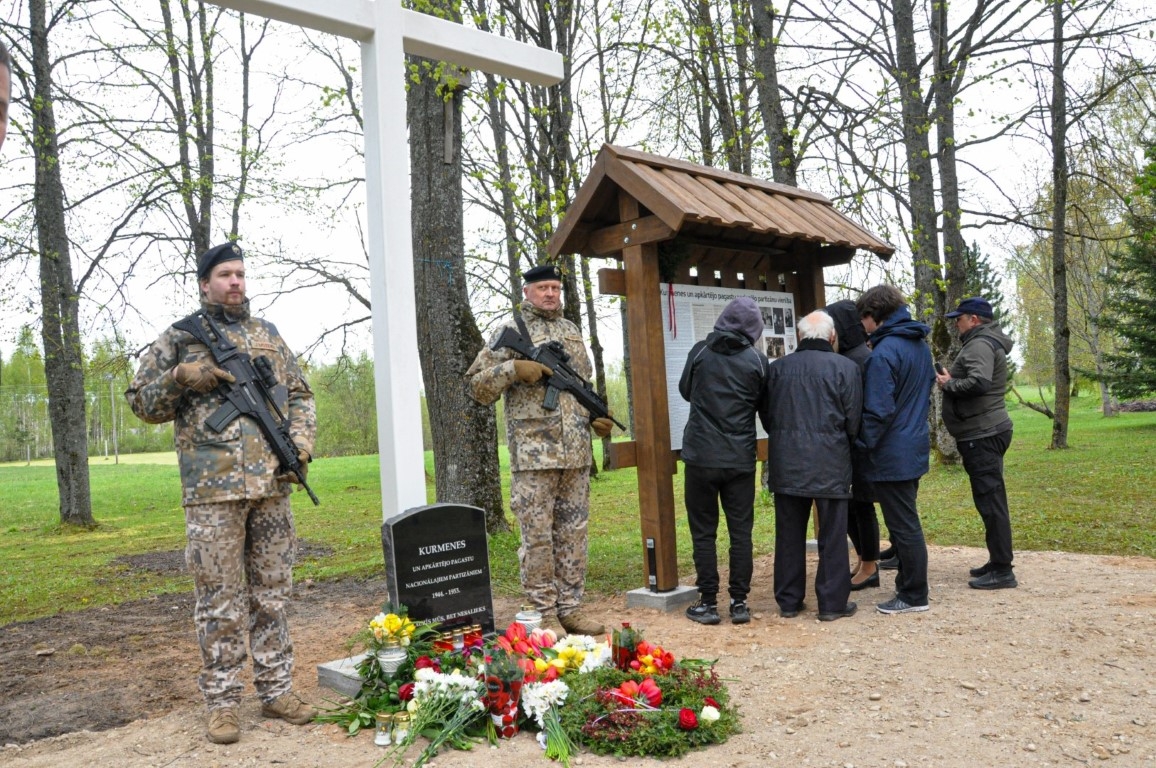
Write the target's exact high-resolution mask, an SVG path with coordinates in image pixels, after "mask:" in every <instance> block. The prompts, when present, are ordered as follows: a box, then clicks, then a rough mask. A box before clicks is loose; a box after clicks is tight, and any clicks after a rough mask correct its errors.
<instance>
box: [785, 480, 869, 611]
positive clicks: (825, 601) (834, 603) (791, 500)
mask: <svg viewBox="0 0 1156 768" xmlns="http://www.w3.org/2000/svg"><path fill="white" fill-rule="evenodd" d="M812 501H814V503H815V506H816V507H817V508H818V510H819V569H818V570H817V571H816V572H815V597H816V599H817V600H818V602H819V611H820V612H821V613H826V612H835V611H841V610H843V609H844V608H846V607H847V597H848V595H850V594H851V572H850V570H849V569H848V568H847V499H810V498H805V497H803V496H787V495H785V494H781V493H776V494H775V602H776V603H778V604H779V608H781V609H782V610H784V611H795V610H798V609H799V606H801V605H802V604H803V595H804V594H805V593H806V590H807V521H808V520H809V519H810V517H811V502H812ZM875 541H876V546H878V542H879V539H878V537H876V539H875Z"/></svg>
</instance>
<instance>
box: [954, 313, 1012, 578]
mask: <svg viewBox="0 0 1156 768" xmlns="http://www.w3.org/2000/svg"><path fill="white" fill-rule="evenodd" d="M944 317H947V318H950V319H954V320H955V328H956V330H957V331H959V340H960V342H962V344H963V348H962V349H961V350H959V354H958V355H957V356H956V358H955V360H954V361H953V362H952V364H951V369H950V370H947V371H944V372H943V373H937V374H936V376H935V380H936V383H938V384H939V388H940V389H941V390H943V425H944V426H945V427H947V431H948V432H950V433H951V436H952V437H954V438H955V445H956V447H958V448H959V455H960V458H962V459H963V468H964V470H965V471H966V472H967V476H968V478H969V479H970V480H971V498H972V500H973V501H974V502H975V508H976V510H977V511H978V512H979V516H980V517H981V518H983V527H984V530H985V532H986V537H985V538H986V540H987V555H988V557H987V562H986V563H985V564H983V565H981V566H979V567H978V568H972V569H971V575H972V576H974V577H975V578H973V579H972V580H971V581H969V582H968V583H967V584H968V586H970V587H971V588H972V589H1010V588H1012V587H1015V586H1016V585H1017V582H1016V577H1015V574H1014V573H1013V572H1012V531H1011V513H1010V511H1009V510H1008V503H1007V487H1006V486H1005V485H1004V479H1003V456H1004V454H1005V453H1007V449H1008V447H1009V446H1010V445H1011V441H1012V421H1011V417H1010V416H1008V413H1007V404H1006V403H1005V402H1004V394H1005V393H1006V391H1007V355H1008V353H1009V352H1011V350H1012V345H1013V344H1014V343H1015V342H1013V341H1012V340H1011V338H1009V337H1008V335H1007V334H1006V333H1004V332H1003V329H1002V328H1000V327H999V325H997V324H996V323H995V322H994V320H993V319H992V318H993V317H994V313H993V312H992V308H991V304H990V303H989V302H988V301H987V299H984V298H981V297H978V296H976V297H972V298H970V299H964V300H963V301H961V302H960V303H959V306H958V307H956V308H955V309H954V310H952V311H951V312H948V313H947V314H946V315H944Z"/></svg>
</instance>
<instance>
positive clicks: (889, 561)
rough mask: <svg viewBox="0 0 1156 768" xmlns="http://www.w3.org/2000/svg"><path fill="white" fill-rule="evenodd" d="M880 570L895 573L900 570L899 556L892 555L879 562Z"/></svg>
mask: <svg viewBox="0 0 1156 768" xmlns="http://www.w3.org/2000/svg"><path fill="white" fill-rule="evenodd" d="M877 565H878V567H879V570H881V571H894V570H898V569H899V555H892V556H891V557H888V558H885V559H883V560H880V561H879V562H878V564H877Z"/></svg>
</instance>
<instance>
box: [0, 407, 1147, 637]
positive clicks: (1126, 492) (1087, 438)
mask: <svg viewBox="0 0 1156 768" xmlns="http://www.w3.org/2000/svg"><path fill="white" fill-rule="evenodd" d="M1097 405H1098V401H1096V400H1095V399H1094V398H1091V397H1085V398H1080V399H1078V400H1076V401H1073V413H1072V418H1071V425H1070V430H1069V442H1070V444H1071V446H1072V447H1071V448H1070V449H1068V450H1064V451H1052V450H1048V448H1047V446H1048V443H1049V440H1050V435H1051V422H1050V421H1049V420H1048V419H1046V418H1045V417H1043V416H1041V415H1039V414H1037V413H1035V412H1033V411H1031V410H1028V409H1026V408H1021V407H1015V408H1013V411H1012V418H1013V419H1014V420H1015V424H1016V436H1015V441H1014V442H1013V444H1012V447H1011V450H1010V451H1009V452H1008V456H1007V477H1008V488H1009V495H1010V501H1011V509H1012V525H1013V532H1014V534H1015V543H1016V548H1017V549H1035V550H1064V551H1069V552H1090V553H1100V554H1118V555H1143V556H1147V557H1156V523H1154V522H1153V519H1152V508H1153V501H1152V500H1153V499H1156V478H1154V476H1153V472H1152V471H1151V468H1152V467H1153V465H1154V464H1156V462H1154V459H1156V413H1127V414H1121V415H1120V416H1119V417H1117V418H1115V419H1104V418H1102V417H1101V416H1100V414H1099V412H1098V411H1097V410H1095V408H1096V406H1097ZM505 458H506V457H505V452H504V451H503V453H502V463H503V468H504V467H505ZM432 464H433V461H432V457H431V456H430V455H429V454H427V456H426V468H427V471H428V472H429V473H430V474H431V476H432V472H433V466H432ZM90 468H91V477H92V496H93V514H94V515H95V517H96V519H97V520H98V522H99V524H100V525H99V527H98V528H97V529H96V530H95V531H79V530H71V529H67V528H62V527H61V526H60V525H59V524H58V516H59V512H58V506H57V499H56V479H55V471H54V469H53V467H52V466H51V465H50V464H42V465H36V464H35V463H34V464H33V466H25V465H23V464H8V465H0V625H3V624H7V623H9V622H12V621H18V620H22V619H30V618H36V617H39V616H45V615H49V614H52V613H55V612H57V611H68V610H77V609H80V608H84V607H87V606H92V605H104V604H110V603H119V602H122V601H124V600H131V599H135V598H140V597H145V596H148V595H156V594H163V593H166V592H173V591H181V590H188V589H191V582H190V580H189V578H188V577H187V576H160V575H156V574H150V573H147V572H142V571H139V570H133V569H130V568H128V567H127V566H125V565H123V564H119V563H118V562H117V558H120V557H123V556H125V555H133V554H140V553H146V552H153V551H165V550H180V549H183V547H184V515H183V512H182V510H181V506H180V487H179V477H178V473H177V467H176V463H175V461H174V457H173V455H172V454H152V455H149V456H139V455H138V456H122V457H121V461H120V463H119V464H114V463H113V461H112V460H111V459H104V458H103V457H97V458H93V459H92V460H91V463H90ZM378 478H379V476H378V464H377V457H376V456H354V457H343V458H332V459H319V460H317V461H316V462H314V463H313V464H312V465H311V469H310V473H309V481H310V484H311V485H312V486H313V488H314V490H315V491H316V492H317V494H318V496H320V497H321V500H322V505H321V506H320V507H314V506H313V505H312V504H310V503H309V500H308V497H306V496H305V495H304V494H297V495H295V496H294V514H295V515H296V519H297V529H298V535H299V536H300V537H302V538H303V539H306V540H307V541H309V542H310V543H313V544H319V545H324V546H326V547H328V548H330V549H331V550H332V554H331V555H329V556H326V557H323V558H315V557H313V558H311V557H306V558H305V559H303V560H302V561H301V562H300V563H299V564H298V566H297V569H296V578H298V579H303V578H314V579H324V578H338V577H343V576H368V575H380V574H381V573H382V571H383V565H382V553H381V498H380V485H379V479H378ZM507 483H508V478H507V477H506V476H505V474H504V475H503V485H506V484H507ZM674 484H675V499H676V508H675V519H676V523H677V525H676V527H677V536H678V562H679V571H680V573H684V574H685V573H691V572H692V571H693V566H692V564H691V559H690V536H689V533H688V531H687V527H686V520H685V511H684V510H683V508H682V475H681V474H680V475H677V476H676V477H675V479H674ZM432 493H433V491H432V486H431V488H430V496H431V501H432ZM637 498H638V488H637V481H636V475H635V472H634V470H633V469H624V470H618V471H616V472H604V473H601V474H600V475H599V476H598V477H596V478H595V479H594V480H593V481H592V483H591V520H590V566H589V583H588V588H589V589H590V590H591V591H594V592H601V593H614V592H619V591H621V590H625V589H632V588H635V587H639V586H643V582H644V577H643V553H642V545H641V541H640V534H639V523H638V507H637ZM919 506H920V512H921V514H922V516H923V520H924V529H925V531H926V533H927V538H928V541H929V542H930V543H932V544H939V545H967V546H976V547H980V546H983V526H982V524H981V523H980V520H979V516H978V515H977V514H976V512H975V510H974V509H973V508H972V506H971V496H970V490H969V488H968V483H967V476H966V474H964V472H963V470H962V469H961V468H959V467H936V468H935V469H933V470H932V472H931V473H930V474H929V475H928V476H927V477H925V478H924V480H923V483H922V484H921V486H920V495H919ZM755 516H756V523H755V553H756V555H760V554H765V553H768V552H770V551H771V550H772V549H773V547H774V515H773V509H772V507H771V502H770V498H769V496H768V495H767V494H760V495H759V497H758V498H757V500H756V507H755ZM720 540H722V541H725V531H720ZM517 547H518V538H517V535H516V534H514V533H507V534H500V535H497V536H493V537H491V540H490V566H491V570H492V573H493V581H494V589H495V591H496V592H498V593H500V594H510V595H514V594H517V592H518V563H517ZM721 549H723V550H724V551H723V552H722V554H721V556H720V560H721V561H722V562H724V563H725V545H724V546H723V547H721ZM764 576H765V577H766V578H769V575H766V574H764Z"/></svg>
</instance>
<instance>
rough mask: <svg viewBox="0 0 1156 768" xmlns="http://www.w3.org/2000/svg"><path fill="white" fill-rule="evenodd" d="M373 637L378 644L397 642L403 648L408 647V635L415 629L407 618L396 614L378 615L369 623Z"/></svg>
mask: <svg viewBox="0 0 1156 768" xmlns="http://www.w3.org/2000/svg"><path fill="white" fill-rule="evenodd" d="M369 628H370V629H371V630H372V631H373V637H374V639H375V640H377V641H378V642H382V641H384V640H397V641H398V643H400V644H401V645H403V646H406V645H409V638H410V635H412V634H413V633H414V630H416V629H417V627H416V625H414V623H413V622H412V621H410V620H409V618H407V617H404V616H398V615H397V614H396V613H390V614H385V613H379V614H377V615H376V616H374V617H373V619H372V620H371V621H370V622H369Z"/></svg>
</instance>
